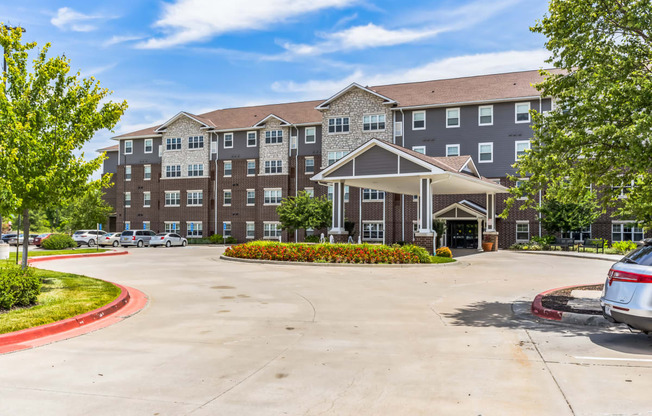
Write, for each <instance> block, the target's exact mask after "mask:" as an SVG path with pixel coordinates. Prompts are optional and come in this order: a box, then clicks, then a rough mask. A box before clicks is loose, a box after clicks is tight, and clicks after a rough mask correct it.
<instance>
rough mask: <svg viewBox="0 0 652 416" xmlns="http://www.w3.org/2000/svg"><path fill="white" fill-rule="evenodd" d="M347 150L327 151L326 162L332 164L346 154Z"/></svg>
mask: <svg viewBox="0 0 652 416" xmlns="http://www.w3.org/2000/svg"><path fill="white" fill-rule="evenodd" d="M348 154H349V152H348V151H347V150H339V151H336V152H328V164H329V165H332V164H333V163H335V162H337V161H338V160H340V159H342V158H343V157H344V156H346V155H348Z"/></svg>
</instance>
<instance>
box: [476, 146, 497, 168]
mask: <svg viewBox="0 0 652 416" xmlns="http://www.w3.org/2000/svg"><path fill="white" fill-rule="evenodd" d="M482 146H491V159H489V160H481V159H480V153H481V152H480V148H481V147H482ZM493 161H494V142H484V143H478V163H493Z"/></svg>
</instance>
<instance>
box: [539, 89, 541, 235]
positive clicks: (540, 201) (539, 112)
mask: <svg viewBox="0 0 652 416" xmlns="http://www.w3.org/2000/svg"><path fill="white" fill-rule="evenodd" d="M539 114H541V95H539ZM539 237H541V190H539Z"/></svg>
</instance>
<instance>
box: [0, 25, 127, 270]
mask: <svg viewBox="0 0 652 416" xmlns="http://www.w3.org/2000/svg"><path fill="white" fill-rule="evenodd" d="M21 36H22V32H21V30H20V29H14V30H12V29H7V28H6V27H4V25H1V24H0V45H1V46H2V47H3V49H4V57H5V59H6V61H7V71H6V72H3V74H2V78H3V79H2V81H3V83H2V84H3V85H2V86H0V197H2V199H1V202H0V209H1V210H2V211H4V212H7V211H11V212H19V213H22V215H23V230H24V232H25V233H26V234H29V224H30V219H29V213H30V211H32V210H37V209H44V208H46V207H48V206H53V205H54V206H56V205H58V204H60V203H61V202H62V201H66V200H69V199H71V198H72V197H74V196H75V195H77V194H79V193H83V192H85V191H87V190H88V189H100V188H101V187H102V186H103V185H106V184H108V180H109V177H108V176H104V177H103V178H101V179H99V180H96V181H91V182H88V179H89V178H90V176H91V175H92V174H93V172H95V171H97V170H98V169H99V168H100V166H101V164H102V160H103V158H104V156H100V157H98V158H95V159H93V160H90V161H88V160H85V158H84V154H83V153H81V155H78V153H79V151H80V149H81V147H82V146H83V145H84V144H86V143H87V142H88V141H89V140H90V139H91V138H92V137H93V135H94V134H95V132H96V131H98V130H100V129H105V128H106V129H112V128H113V127H114V126H115V124H116V123H117V122H118V120H119V119H120V117H121V116H122V114H123V113H124V111H125V109H126V108H127V103H126V102H124V101H123V102H121V103H114V102H111V101H107V100H106V98H107V96H108V95H109V94H110V92H109V91H108V90H107V89H104V88H100V85H99V82H98V81H97V80H95V79H94V78H92V77H91V78H81V76H80V74H79V72H77V73H76V74H72V75H71V74H70V60H68V59H66V58H64V57H59V56H57V57H50V58H48V56H47V53H48V50H49V47H50V44H46V45H45V46H44V47H43V48H40V49H36V46H37V45H36V43H35V42H31V43H25V44H23V43H21ZM30 52H32V53H33V56H32V57H33V60H30V56H29V55H30ZM30 63H31V68H29V66H30ZM27 252H28V241H27V239H25V242H24V245H23V263H22V264H23V267H26V266H27Z"/></svg>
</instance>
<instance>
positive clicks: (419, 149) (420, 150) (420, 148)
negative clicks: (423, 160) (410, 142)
mask: <svg viewBox="0 0 652 416" xmlns="http://www.w3.org/2000/svg"><path fill="white" fill-rule="evenodd" d="M412 150H414V151H415V152H417V153H421V154H422V155H425V154H426V146H412Z"/></svg>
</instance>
